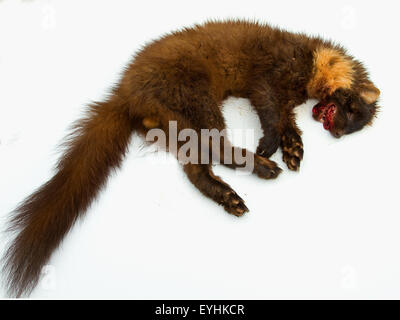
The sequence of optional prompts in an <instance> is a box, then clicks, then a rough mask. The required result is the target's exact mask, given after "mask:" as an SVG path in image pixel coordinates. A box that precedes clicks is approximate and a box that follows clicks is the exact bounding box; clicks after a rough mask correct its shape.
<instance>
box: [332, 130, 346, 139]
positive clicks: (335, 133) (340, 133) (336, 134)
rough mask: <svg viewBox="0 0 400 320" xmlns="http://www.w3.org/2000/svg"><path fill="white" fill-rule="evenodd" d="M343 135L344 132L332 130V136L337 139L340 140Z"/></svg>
mask: <svg viewBox="0 0 400 320" xmlns="http://www.w3.org/2000/svg"><path fill="white" fill-rule="evenodd" d="M343 134H344V132H343V131H342V130H332V135H333V136H334V137H335V138H340V137H341V136H342V135H343Z"/></svg>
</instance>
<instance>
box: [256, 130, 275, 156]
mask: <svg viewBox="0 0 400 320" xmlns="http://www.w3.org/2000/svg"><path fill="white" fill-rule="evenodd" d="M278 148H279V137H278V136H277V135H270V136H264V137H262V138H261V139H260V141H259V142H258V147H257V151H256V153H257V154H258V155H259V156H261V157H264V158H269V157H270V156H272V155H273V154H274V153H275V152H276V150H278Z"/></svg>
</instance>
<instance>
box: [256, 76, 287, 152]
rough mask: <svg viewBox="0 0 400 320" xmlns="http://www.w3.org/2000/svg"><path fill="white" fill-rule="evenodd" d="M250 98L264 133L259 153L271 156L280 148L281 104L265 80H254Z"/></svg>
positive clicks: (258, 149)
mask: <svg viewBox="0 0 400 320" xmlns="http://www.w3.org/2000/svg"><path fill="white" fill-rule="evenodd" d="M249 98H250V102H251V104H252V105H253V107H254V108H255V110H256V112H257V114H258V117H259V119H260V123H261V128H262V130H263V133H264V135H263V137H262V138H261V139H260V141H259V142H258V147H257V154H258V155H260V156H262V157H264V158H269V157H270V156H272V155H273V154H274V153H275V152H276V150H278V148H279V144H280V141H281V135H280V132H279V129H280V126H279V124H280V121H281V114H280V111H281V110H280V108H279V106H280V104H279V101H278V100H277V99H276V98H275V95H274V92H273V90H272V89H271V88H270V86H269V85H268V84H267V83H266V82H265V81H263V80H259V81H254V85H253V86H252V88H251V92H250V95H249Z"/></svg>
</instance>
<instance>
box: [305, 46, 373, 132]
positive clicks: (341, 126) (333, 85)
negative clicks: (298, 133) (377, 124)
mask: <svg viewBox="0 0 400 320" xmlns="http://www.w3.org/2000/svg"><path fill="white" fill-rule="evenodd" d="M307 91H308V95H309V97H310V98H315V99H318V100H319V101H320V103H318V104H317V105H316V106H315V107H314V108H313V117H314V119H316V120H318V121H320V122H322V123H323V126H324V128H325V129H326V130H329V131H330V132H331V134H332V135H333V136H335V137H337V138H340V137H341V136H343V135H344V134H349V133H352V132H355V131H358V130H361V129H362V128H363V127H364V126H365V125H367V124H371V123H372V120H373V118H374V116H375V115H376V112H377V109H378V106H377V101H378V98H379V95H380V91H379V89H377V88H376V87H375V86H374V84H373V83H372V82H371V81H370V80H369V78H368V74H367V72H366V70H365V68H364V67H363V66H362V65H361V63H359V62H358V61H356V60H354V59H353V58H352V57H349V56H347V55H346V54H345V52H344V51H343V50H342V49H332V48H319V49H317V50H316V51H315V52H314V65H313V71H312V76H311V79H310V81H309V83H308V85H307Z"/></svg>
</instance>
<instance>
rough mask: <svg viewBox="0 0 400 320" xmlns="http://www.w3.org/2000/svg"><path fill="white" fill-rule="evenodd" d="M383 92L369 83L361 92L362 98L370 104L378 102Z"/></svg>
mask: <svg viewBox="0 0 400 320" xmlns="http://www.w3.org/2000/svg"><path fill="white" fill-rule="evenodd" d="M380 94H381V92H380V91H379V89H378V88H377V87H375V86H374V85H373V84H372V83H367V84H365V85H364V86H363V88H362V89H361V92H360V97H361V98H362V99H363V100H364V101H365V102H366V103H368V104H371V103H374V102H376V101H378V98H379V96H380Z"/></svg>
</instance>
